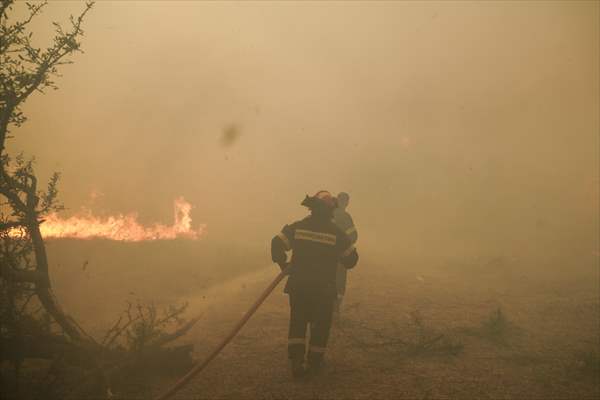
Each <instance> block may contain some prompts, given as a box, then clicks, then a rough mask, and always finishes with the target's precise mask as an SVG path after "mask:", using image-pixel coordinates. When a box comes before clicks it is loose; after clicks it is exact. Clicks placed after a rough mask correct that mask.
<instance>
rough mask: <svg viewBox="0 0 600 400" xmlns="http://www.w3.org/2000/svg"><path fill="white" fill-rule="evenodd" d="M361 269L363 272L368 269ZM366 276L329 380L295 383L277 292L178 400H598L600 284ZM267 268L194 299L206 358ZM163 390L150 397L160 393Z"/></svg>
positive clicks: (339, 338)
mask: <svg viewBox="0 0 600 400" xmlns="http://www.w3.org/2000/svg"><path fill="white" fill-rule="evenodd" d="M363 264H364V263H363ZM518 270H519V269H518V268H512V267H511V266H496V267H494V268H491V267H490V266H489V265H488V266H484V267H482V268H481V269H477V270H471V271H469V270H465V269H464V268H463V269H461V270H453V269H442V268H433V267H432V268H430V269H423V268H420V269H419V270H415V269H407V268H404V269H403V270H402V272H399V271H397V270H396V269H395V268H394V267H393V266H386V265H376V266H374V265H371V266H370V268H367V267H366V266H365V265H361V266H359V267H358V268H357V269H356V270H355V271H353V272H352V274H351V276H350V285H349V296H348V300H347V302H346V304H345V309H344V312H343V318H342V320H341V321H340V322H339V323H338V324H337V325H336V326H335V327H334V329H333V332H332V337H331V340H330V346H329V351H328V353H327V364H326V369H325V370H324V371H323V374H322V375H321V376H319V377H318V378H316V379H314V380H312V381H309V382H294V381H292V380H291V379H290V374H289V371H288V365H287V359H286V352H285V351H286V334H287V323H288V305H287V297H286V296H285V295H284V294H283V293H282V289H281V287H279V288H277V289H276V291H275V293H273V295H272V296H271V297H270V298H269V299H267V301H266V302H265V304H264V306H263V307H262V308H261V309H259V311H258V312H257V314H256V315H255V316H254V317H253V318H252V319H251V320H250V322H249V323H248V325H247V326H246V327H245V328H244V329H243V330H242V332H241V334H240V335H239V336H238V337H237V338H236V339H234V341H233V342H232V343H231V344H230V345H229V346H228V347H227V348H226V349H225V350H224V351H223V353H222V354H221V355H219V356H218V357H217V358H216V359H215V360H214V361H213V362H212V364H211V365H210V366H209V367H208V368H207V369H206V370H205V371H204V372H203V373H202V374H200V375H199V376H197V377H196V378H195V379H194V380H193V381H192V382H191V383H190V384H189V385H188V386H186V387H185V388H184V389H182V390H181V392H179V393H178V394H177V396H175V398H177V399H309V398H310V399H332V398H337V399H347V398H353V399H360V398H369V399H445V398H448V399H449V398H452V399H456V398H460V399H473V398H480V399H487V398H489V399H500V398H510V399H542V398H543V399H597V398H599V397H600V381H599V376H600V374H599V373H598V351H599V350H600V348H599V347H600V345H599V337H600V336H599V335H600V329H599V319H598V318H599V315H600V306H599V299H598V292H597V289H598V285H597V282H595V281H593V280H590V279H586V278H585V277H583V276H579V277H578V276H577V274H573V273H570V274H569V273H561V274H546V275H544V278H543V279H542V278H540V277H539V275H536V274H533V273H532V274H529V275H528V274H526V273H521V272H520V273H517V272H515V271H518ZM276 272H277V271H276V268H275V267H269V268H264V269H261V270H259V271H256V272H252V273H250V274H246V275H243V276H241V277H239V278H236V279H233V280H230V281H228V282H226V283H224V284H220V285H216V286H213V287H212V288H209V289H207V290H204V291H203V292H202V293H200V294H198V296H197V297H193V298H192V299H190V310H191V311H192V312H194V313H200V314H202V315H203V318H202V321H201V322H199V323H198V325H197V326H196V327H195V328H194V330H193V331H191V332H190V333H189V334H188V336H187V337H186V338H184V339H183V341H187V342H189V341H192V342H194V344H195V346H196V356H197V357H198V358H201V357H203V356H204V355H205V354H207V353H208V352H209V351H210V350H211V349H212V348H213V347H214V346H215V345H216V344H217V343H218V342H219V340H220V339H221V338H222V337H223V336H224V335H225V334H226V333H227V332H228V330H229V329H230V328H231V326H232V325H233V324H234V323H235V322H236V320H237V319H239V318H240V317H241V316H242V314H243V313H244V312H245V311H246V309H247V308H248V306H249V304H250V303H251V302H252V301H253V300H254V299H255V298H256V296H257V295H258V294H259V293H260V292H261V290H262V289H263V288H264V287H265V286H266V285H267V284H268V282H269V281H270V280H271V279H273V277H274V276H275V274H276ZM174 380H175V379H174V378H172V379H171V378H170V379H165V380H163V381H160V382H158V383H157V384H156V386H155V387H153V388H151V390H150V391H148V392H146V394H145V395H146V396H151V395H153V394H158V393H159V392H160V391H162V390H164V387H165V385H167V384H169V383H172V382H174Z"/></svg>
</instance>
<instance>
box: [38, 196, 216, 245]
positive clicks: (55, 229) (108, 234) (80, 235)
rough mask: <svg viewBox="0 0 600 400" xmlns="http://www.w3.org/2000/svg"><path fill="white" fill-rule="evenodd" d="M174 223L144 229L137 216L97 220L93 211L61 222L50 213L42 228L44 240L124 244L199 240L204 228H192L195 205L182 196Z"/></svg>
mask: <svg viewBox="0 0 600 400" xmlns="http://www.w3.org/2000/svg"><path fill="white" fill-rule="evenodd" d="M173 206H174V210H175V222H174V223H173V225H171V226H166V225H162V224H154V225H152V226H148V227H146V226H143V225H141V224H140V223H139V222H138V220H137V214H136V213H130V214H127V215H123V214H118V215H116V216H110V217H104V218H101V217H96V216H94V215H92V213H91V211H89V210H86V211H85V212H84V213H81V214H79V215H74V216H72V217H69V218H66V219H62V218H60V217H59V216H58V215H57V214H55V213H53V214H49V215H48V216H46V217H45V219H44V222H43V223H42V224H41V225H40V231H41V233H42V236H43V237H44V238H45V239H51V238H73V239H97V238H102V239H109V240H119V241H124V242H141V241H144V240H172V239H176V238H186V239H198V238H200V236H202V234H203V233H204V229H205V225H201V226H199V227H198V229H196V230H194V229H192V218H191V217H190V211H191V210H192V205H191V204H190V203H188V202H187V201H185V199H184V198H183V197H179V198H177V199H175V201H174V204H173Z"/></svg>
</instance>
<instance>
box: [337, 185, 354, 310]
mask: <svg viewBox="0 0 600 400" xmlns="http://www.w3.org/2000/svg"><path fill="white" fill-rule="evenodd" d="M337 203H338V204H337V207H336V209H335V210H334V212H333V222H334V223H335V224H336V225H337V226H338V228H340V229H341V230H342V231H344V233H346V235H348V238H349V239H350V242H351V243H352V244H354V245H355V244H356V241H357V240H358V231H357V230H356V226H354V221H353V220H352V216H351V215H350V214H349V213H348V211H346V208H347V207H348V203H350V195H349V194H348V193H346V192H341V193H339V194H338V195H337ZM346 280H347V269H346V267H344V266H343V265H342V264H340V265H338V269H337V276H336V279H335V283H336V289H337V299H336V301H335V307H334V315H335V316H336V317H337V318H339V315H340V308H341V305H342V300H343V299H344V295H345V294H346Z"/></svg>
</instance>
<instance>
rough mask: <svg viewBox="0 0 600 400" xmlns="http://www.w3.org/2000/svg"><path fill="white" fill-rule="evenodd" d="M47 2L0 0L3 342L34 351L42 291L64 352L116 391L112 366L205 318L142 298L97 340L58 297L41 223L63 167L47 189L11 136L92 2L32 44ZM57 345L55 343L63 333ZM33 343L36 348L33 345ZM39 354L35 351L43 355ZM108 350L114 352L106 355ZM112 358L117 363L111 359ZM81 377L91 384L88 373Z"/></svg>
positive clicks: (67, 58)
mask: <svg viewBox="0 0 600 400" xmlns="http://www.w3.org/2000/svg"><path fill="white" fill-rule="evenodd" d="M47 4H48V3H47V2H42V3H35V4H30V3H25V6H26V7H27V11H28V12H27V15H26V17H25V18H24V19H23V20H20V21H12V20H11V19H9V14H11V12H12V11H13V6H14V5H15V1H14V0H0V19H1V20H0V295H1V296H2V299H1V303H0V306H1V307H0V313H1V315H0V317H2V318H1V321H2V329H1V330H0V331H1V332H0V338H1V339H2V341H3V343H2V348H3V349H5V348H6V349H12V350H11V354H8V355H6V357H7V358H10V359H11V361H13V363H14V364H15V365H16V366H17V367H18V365H19V364H20V361H22V360H23V358H24V357H25V358H26V357H27V356H28V354H24V349H25V347H27V346H23V338H24V335H23V332H22V329H23V326H24V321H29V322H32V321H34V320H35V318H33V316H34V314H35V312H33V311H28V307H31V305H32V304H33V303H34V302H32V301H31V300H32V298H37V299H38V300H39V301H38V302H37V304H38V305H41V310H42V311H45V314H44V315H45V316H46V317H47V318H46V319H47V320H50V319H51V320H52V321H54V322H55V323H56V324H58V326H60V328H61V330H62V332H63V333H64V335H66V337H67V338H68V342H64V341H59V342H60V343H59V345H60V346H59V347H60V349H61V351H62V352H63V353H64V352H65V351H67V350H66V349H67V347H68V348H69V350H68V351H76V352H79V353H81V354H84V357H85V358H86V359H87V364H88V365H91V367H92V375H94V376H96V377H98V376H99V377H100V378H101V380H102V381H103V385H104V389H105V390H104V393H108V394H109V395H110V393H111V390H110V385H109V379H108V373H107V371H111V370H117V371H118V370H120V369H122V367H123V366H125V365H130V364H131V363H132V357H131V353H133V352H134V353H136V354H137V355H139V354H142V353H144V351H143V350H144V349H147V348H153V349H156V348H158V347H160V346H162V345H164V344H165V343H168V342H170V341H172V340H174V339H176V338H177V337H179V336H181V335H182V334H183V333H185V332H187V331H188V330H189V329H190V328H191V327H192V326H193V324H194V323H195V322H196V321H197V320H198V319H193V320H191V321H189V322H187V323H183V322H182V321H181V320H180V314H181V313H182V312H183V311H184V310H185V307H180V308H175V309H171V310H170V312H167V313H166V314H165V316H164V317H163V318H158V317H157V315H158V314H157V311H156V309H155V308H154V307H153V306H152V307H151V308H148V307H146V306H142V305H138V307H137V308H136V310H137V314H135V315H134V314H132V313H131V309H130V308H128V311H127V312H126V313H125V314H124V315H125V318H124V317H123V316H122V317H121V318H120V319H119V320H118V321H117V322H116V323H115V325H114V326H113V327H112V328H110V329H109V330H108V333H107V337H106V338H105V340H104V341H96V340H95V339H94V338H93V337H92V336H90V335H88V334H87V333H86V332H85V331H84V330H83V329H82V328H81V326H80V325H79V324H78V323H77V322H76V321H75V320H74V319H73V318H71V317H69V316H68V315H67V314H65V312H64V311H63V310H62V309H61V307H60V305H59V303H58V301H57V300H56V297H55V296H54V293H53V291H52V287H51V280H50V273H49V268H48V257H47V254H46V247H45V244H44V240H43V237H42V235H41V232H40V224H42V223H43V222H44V216H45V215H47V214H48V213H51V212H55V211H59V210H61V209H62V206H61V205H60V204H59V203H58V201H57V193H58V186H57V185H58V180H59V174H58V173H55V174H54V175H52V177H51V178H50V180H49V182H48V183H47V184H46V185H44V187H43V188H41V187H40V184H39V182H38V179H37V177H36V174H35V171H34V168H33V166H34V163H33V160H28V159H26V158H25V157H24V156H23V155H22V154H19V155H16V156H14V155H13V156H11V155H9V154H8V153H7V151H6V141H7V140H9V139H10V138H11V137H12V135H13V131H14V130H15V128H18V127H20V126H21V125H22V124H23V123H25V121H26V116H25V115H24V114H23V112H22V106H23V104H24V103H25V101H26V100H27V99H28V98H29V97H30V96H31V95H33V94H34V93H36V92H38V93H42V94H43V93H44V92H45V91H46V90H47V89H57V86H56V83H55V81H54V79H56V78H57V77H60V74H59V68H60V67H61V66H62V65H64V64H69V63H71V62H72V61H71V57H72V56H73V55H75V53H78V52H82V50H81V42H80V41H81V39H82V37H83V34H84V32H83V29H82V24H83V21H84V18H85V17H86V15H87V14H88V12H89V11H90V10H91V9H92V7H93V2H87V3H85V4H84V6H83V11H82V12H81V13H80V14H79V15H78V16H76V17H74V16H71V17H70V18H69V23H68V26H67V27H63V26H62V25H60V24H58V23H56V22H54V23H53V25H54V30H55V32H54V36H53V38H52V44H51V45H50V46H49V47H46V48H39V47H36V46H35V45H34V44H33V41H32V40H33V32H31V31H30V30H29V25H30V23H31V22H32V21H33V20H34V19H35V18H36V17H37V16H39V14H40V13H41V12H42V11H43V9H44V7H46V5H47ZM144 307H145V308H144ZM38 325H39V324H38ZM167 325H175V326H176V329H175V331H174V332H172V333H168V334H167V333H166V332H165V331H164V329H165V327H166V326H167ZM124 335H125V336H126V337H127V341H128V342H129V343H130V346H129V348H127V346H125V348H124V350H123V349H122V348H115V346H114V345H115V343H117V342H118V340H119V339H120V338H123V337H124ZM123 340H125V339H123ZM5 342H8V343H5ZM53 344H54V345H56V340H54V342H53ZM38 347H39V346H38ZM27 348H28V349H29V350H31V346H28V347H27ZM73 349H75V350H73ZM21 350H23V351H21ZM38 350H39V349H38ZM42 352H44V351H42ZM39 353H40V352H39V351H38V354H31V355H29V356H35V357H39V356H40V354H39ZM109 353H110V354H111V357H106V356H107V354H109ZM115 353H120V354H116V355H115ZM123 353H125V354H123ZM188 353H189V352H188ZM3 357H5V355H4V354H3ZM80 358H81V357H80ZM107 358H110V359H111V362H105V361H106V359H107ZM138 358H139V357H138ZM16 370H17V371H18V368H16ZM94 371H95V372H94ZM17 374H18V372H17ZM17 380H18V378H17ZM79 381H80V382H83V383H85V382H86V379H80V380H79Z"/></svg>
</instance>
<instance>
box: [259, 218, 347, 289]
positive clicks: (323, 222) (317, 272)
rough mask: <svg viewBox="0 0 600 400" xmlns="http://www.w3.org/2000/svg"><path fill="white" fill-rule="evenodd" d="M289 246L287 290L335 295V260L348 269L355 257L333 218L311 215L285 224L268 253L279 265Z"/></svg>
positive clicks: (283, 264)
mask: <svg viewBox="0 0 600 400" xmlns="http://www.w3.org/2000/svg"><path fill="white" fill-rule="evenodd" d="M289 250H292V259H291V272H290V276H289V278H288V281H287V284H286V285H285V292H286V293H292V292H294V291H310V292H313V293H315V294H321V295H325V296H335V295H336V286H335V280H336V269H337V265H338V263H340V264H341V265H343V266H344V267H346V268H347V269H350V268H353V267H354V266H355V265H356V263H357V261H358V254H357V252H356V248H355V247H354V245H353V244H352V242H351V241H350V238H349V237H348V235H346V234H345V233H344V232H343V231H342V230H341V229H340V228H338V227H337V226H336V225H335V224H334V223H333V221H332V220H330V219H326V218H318V217H315V216H313V215H310V216H308V217H306V218H304V219H302V220H300V221H297V222H294V223H293V224H291V225H286V226H284V227H283V229H282V230H281V233H279V234H278V235H277V236H275V237H274V238H273V240H272V241H271V257H272V259H273V261H274V262H276V263H277V264H279V266H280V267H282V268H284V267H285V265H286V262H287V256H286V251H289Z"/></svg>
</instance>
